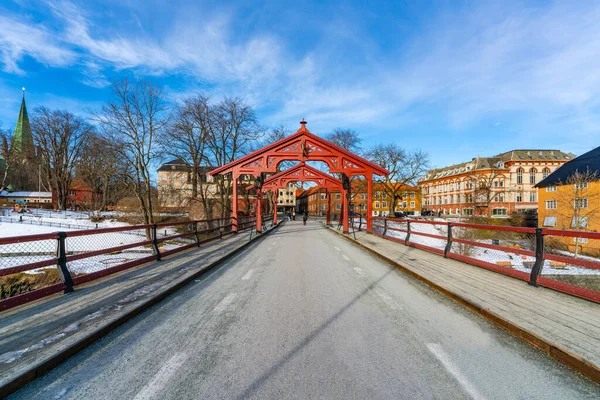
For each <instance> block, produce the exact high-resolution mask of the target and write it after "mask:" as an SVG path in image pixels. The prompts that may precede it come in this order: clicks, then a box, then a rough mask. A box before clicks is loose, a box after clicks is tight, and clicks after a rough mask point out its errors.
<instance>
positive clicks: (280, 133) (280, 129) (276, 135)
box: [263, 124, 292, 146]
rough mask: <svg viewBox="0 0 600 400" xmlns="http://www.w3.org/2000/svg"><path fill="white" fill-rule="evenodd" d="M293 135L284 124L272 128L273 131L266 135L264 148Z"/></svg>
mask: <svg viewBox="0 0 600 400" xmlns="http://www.w3.org/2000/svg"><path fill="white" fill-rule="evenodd" d="M291 133H292V131H290V130H289V129H287V128H286V127H285V125H283V124H279V125H277V126H274V127H273V128H271V130H270V131H269V132H268V133H267V134H266V136H265V139H264V140H263V146H267V145H270V144H272V143H275V142H277V141H279V140H281V139H283V138H284V137H286V136H289V135H290V134H291Z"/></svg>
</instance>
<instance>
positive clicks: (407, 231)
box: [404, 220, 410, 244]
mask: <svg viewBox="0 0 600 400" xmlns="http://www.w3.org/2000/svg"><path fill="white" fill-rule="evenodd" d="M406 225H407V228H406V238H405V239H404V244H408V241H409V240H410V220H406Z"/></svg>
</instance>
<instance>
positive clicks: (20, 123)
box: [11, 88, 33, 153]
mask: <svg viewBox="0 0 600 400" xmlns="http://www.w3.org/2000/svg"><path fill="white" fill-rule="evenodd" d="M11 150H12V151H16V152H19V153H23V152H24V151H32V150H33V137H32V136H31V126H29V117H28V116H27V106H26V105H25V88H23V100H22V101H21V110H20V111H19V118H18V119H17V125H16V126H15V131H14V133H13V142H12V149H11Z"/></svg>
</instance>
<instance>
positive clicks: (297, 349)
mask: <svg viewBox="0 0 600 400" xmlns="http://www.w3.org/2000/svg"><path fill="white" fill-rule="evenodd" d="M394 271H395V270H394V269H391V268H390V270H389V271H388V272H386V273H385V274H383V275H382V276H381V277H380V278H379V279H377V280H376V281H374V282H373V283H371V284H370V285H369V286H367V287H366V288H365V289H363V290H362V291H361V292H360V293H358V294H357V295H356V296H355V297H354V298H353V299H352V300H351V301H350V302H348V303H347V304H346V305H345V306H344V307H342V308H341V309H340V310H339V311H338V312H336V313H335V314H333V315H332V316H331V317H330V318H329V319H328V320H327V321H325V322H324V323H323V324H321V326H319V327H318V328H317V329H316V330H315V331H313V332H312V333H311V334H310V335H308V336H307V337H306V338H304V340H302V341H301V342H300V343H298V344H297V345H296V347H294V348H293V349H292V350H290V351H289V352H288V353H287V354H286V355H285V356H283V357H281V358H280V359H279V361H277V362H276V363H275V364H274V365H273V366H272V367H271V368H269V369H268V370H267V371H266V372H264V373H263V374H262V375H261V376H259V377H258V378H257V379H256V380H255V381H254V382H253V383H252V384H251V385H250V386H248V387H247V388H246V390H244V392H242V393H241V394H240V395H239V396H237V397H236V399H238V400H242V399H246V398H248V397H249V396H250V395H251V394H252V393H254V392H255V391H256V390H258V389H259V388H260V387H261V386H262V385H263V384H264V383H265V382H266V381H267V380H268V379H269V378H271V377H272V376H273V375H275V374H276V373H277V372H278V371H279V370H280V369H281V368H282V367H283V366H284V365H285V364H287V363H288V362H289V361H290V360H291V359H292V358H293V357H294V356H295V355H296V354H298V353H299V352H300V351H301V350H302V349H303V348H304V347H306V346H307V345H308V344H309V343H310V342H312V341H313V340H314V339H315V338H316V337H317V336H319V334H321V332H323V331H324V330H325V329H326V328H327V327H328V326H329V325H331V324H332V323H333V322H335V320H337V319H338V318H339V317H340V316H341V315H342V314H343V313H344V312H346V311H347V310H348V309H349V308H350V307H352V306H353V305H354V304H355V303H356V302H357V301H359V300H360V299H361V298H362V297H363V296H365V295H366V294H367V293H368V292H369V291H370V290H371V289H373V288H374V287H375V286H377V284H378V283H379V282H381V281H382V280H383V279H384V278H385V277H386V276H388V275H389V274H391V273H392V272H394Z"/></svg>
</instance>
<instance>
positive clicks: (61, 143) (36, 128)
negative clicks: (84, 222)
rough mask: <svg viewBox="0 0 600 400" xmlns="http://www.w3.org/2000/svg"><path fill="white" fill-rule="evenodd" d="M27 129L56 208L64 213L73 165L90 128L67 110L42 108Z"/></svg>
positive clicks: (89, 133) (75, 163) (37, 111)
mask: <svg viewBox="0 0 600 400" xmlns="http://www.w3.org/2000/svg"><path fill="white" fill-rule="evenodd" d="M31 127H32V129H31V131H32V135H33V140H34V143H35V145H36V146H37V147H38V148H39V151H40V156H41V167H42V171H43V174H44V177H45V180H46V182H47V185H48V187H49V188H51V189H52V190H53V191H55V192H56V207H57V208H58V209H60V210H66V209H67V206H68V204H67V197H68V195H69V188H70V186H71V182H72V179H73V176H74V175H75V166H76V165H77V161H78V159H79V157H80V154H81V149H82V147H83V146H84V145H85V143H86V142H87V140H88V138H89V137H90V135H91V134H92V133H93V132H94V128H93V126H91V125H90V124H88V123H87V122H85V121H84V120H83V119H82V118H79V117H77V116H75V115H73V114H71V113H70V112H68V111H61V110H49V109H47V108H45V107H39V108H37V109H36V110H35V111H34V114H33V117H32V123H31Z"/></svg>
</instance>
